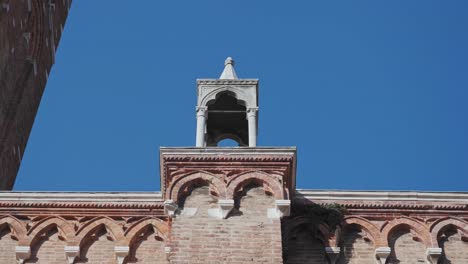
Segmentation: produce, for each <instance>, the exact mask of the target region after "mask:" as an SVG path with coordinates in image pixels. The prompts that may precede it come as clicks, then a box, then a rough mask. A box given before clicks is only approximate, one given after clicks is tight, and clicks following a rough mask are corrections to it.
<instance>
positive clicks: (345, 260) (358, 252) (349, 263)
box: [338, 229, 375, 264]
mask: <svg viewBox="0 0 468 264" xmlns="http://www.w3.org/2000/svg"><path fill="white" fill-rule="evenodd" d="M341 251H342V253H341V256H340V259H339V261H338V263H340V264H363V263H372V264H373V263H374V262H375V260H374V259H375V256H374V255H375V254H374V251H375V247H374V245H373V243H372V241H370V240H368V239H366V238H365V234H363V232H362V231H361V230H356V229H353V230H350V231H348V232H344V234H343V239H342V246H341Z"/></svg>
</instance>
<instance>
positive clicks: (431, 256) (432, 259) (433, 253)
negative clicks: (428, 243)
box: [426, 248, 442, 264]
mask: <svg viewBox="0 0 468 264" xmlns="http://www.w3.org/2000/svg"><path fill="white" fill-rule="evenodd" d="M426 256H427V260H428V261H429V263H431V264H437V263H438V261H439V258H440V256H442V248H427V250H426Z"/></svg>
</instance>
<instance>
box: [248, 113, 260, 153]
mask: <svg viewBox="0 0 468 264" xmlns="http://www.w3.org/2000/svg"><path fill="white" fill-rule="evenodd" d="M257 111H258V108H257V107H255V108H249V109H247V120H248V121H249V147H256V146H257Z"/></svg>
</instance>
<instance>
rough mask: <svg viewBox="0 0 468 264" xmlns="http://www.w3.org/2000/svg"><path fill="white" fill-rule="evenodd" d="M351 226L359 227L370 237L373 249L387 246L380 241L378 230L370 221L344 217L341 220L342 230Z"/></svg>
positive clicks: (355, 217) (356, 217)
mask: <svg viewBox="0 0 468 264" xmlns="http://www.w3.org/2000/svg"><path fill="white" fill-rule="evenodd" d="M352 225H356V226H359V227H360V228H362V229H363V230H364V231H366V232H367V233H368V234H369V235H370V237H371V239H372V242H373V243H374V246H375V247H385V246H387V244H388V242H387V241H386V240H383V239H382V237H381V235H380V231H379V228H378V227H377V226H376V225H374V224H373V223H372V222H371V221H369V220H367V219H365V218H362V217H359V216H348V217H345V219H344V220H343V229H346V228H347V227H349V226H352Z"/></svg>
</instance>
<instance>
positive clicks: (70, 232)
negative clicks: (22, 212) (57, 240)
mask: <svg viewBox="0 0 468 264" xmlns="http://www.w3.org/2000/svg"><path fill="white" fill-rule="evenodd" d="M54 226H56V227H57V230H58V231H59V234H60V236H62V237H63V238H64V239H65V240H66V241H67V242H72V241H74V240H75V229H74V228H73V224H71V223H70V222H68V221H67V220H65V219H63V218H62V217H59V216H51V217H47V218H44V219H42V220H41V221H39V222H37V223H36V224H35V225H34V226H33V227H31V229H29V231H28V236H29V237H30V238H31V244H34V243H35V241H36V240H37V239H38V236H39V235H41V234H42V233H44V232H46V231H48V230H49V229H50V228H52V227H54Z"/></svg>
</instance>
